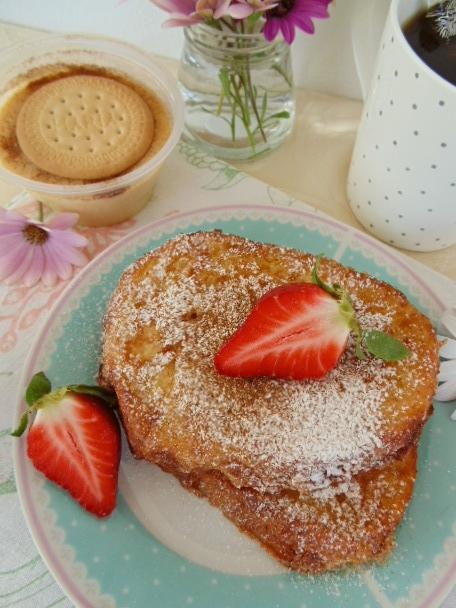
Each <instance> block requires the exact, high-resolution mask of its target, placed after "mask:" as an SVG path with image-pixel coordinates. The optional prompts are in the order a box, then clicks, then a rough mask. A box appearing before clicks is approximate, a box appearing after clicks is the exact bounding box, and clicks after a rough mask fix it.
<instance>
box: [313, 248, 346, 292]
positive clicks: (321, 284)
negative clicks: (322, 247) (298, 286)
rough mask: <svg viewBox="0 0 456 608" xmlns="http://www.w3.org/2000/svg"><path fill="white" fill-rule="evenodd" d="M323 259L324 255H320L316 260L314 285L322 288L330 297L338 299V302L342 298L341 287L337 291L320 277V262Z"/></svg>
mask: <svg viewBox="0 0 456 608" xmlns="http://www.w3.org/2000/svg"><path fill="white" fill-rule="evenodd" d="M323 257H324V256H323V254H322V253H320V254H319V255H317V257H316V259H315V264H314V267H313V268H312V283H315V285H318V287H321V289H323V290H324V291H326V292H327V293H329V295H331V296H332V297H333V298H336V300H338V299H339V298H340V296H341V289H340V287H339V289H336V288H335V287H333V286H332V285H328V284H327V283H325V282H324V281H322V280H321V279H320V277H319V275H318V272H319V270H320V262H321V259H322V258H323Z"/></svg>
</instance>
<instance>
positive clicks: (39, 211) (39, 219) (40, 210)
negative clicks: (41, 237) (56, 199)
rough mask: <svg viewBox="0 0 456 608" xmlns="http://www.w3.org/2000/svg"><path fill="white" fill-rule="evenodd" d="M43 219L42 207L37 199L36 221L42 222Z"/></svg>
mask: <svg viewBox="0 0 456 608" xmlns="http://www.w3.org/2000/svg"><path fill="white" fill-rule="evenodd" d="M43 220H44V207H43V203H42V202H41V201H38V221H39V222H42V221H43Z"/></svg>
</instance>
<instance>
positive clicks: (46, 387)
mask: <svg viewBox="0 0 456 608" xmlns="http://www.w3.org/2000/svg"><path fill="white" fill-rule="evenodd" d="M50 392H51V383H50V382H49V379H48V378H47V376H46V375H45V374H44V373H43V372H38V373H37V374H35V375H34V376H33V378H32V379H31V380H30V383H29V385H28V387H27V390H26V391H25V401H26V402H27V405H28V406H29V407H30V406H32V405H33V404H34V403H35V401H38V399H41V397H44V395H47V394H48V393H50Z"/></svg>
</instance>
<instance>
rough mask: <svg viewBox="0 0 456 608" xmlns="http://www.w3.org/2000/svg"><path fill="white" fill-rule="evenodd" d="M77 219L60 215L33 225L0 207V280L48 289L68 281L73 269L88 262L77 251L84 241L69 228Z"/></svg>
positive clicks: (71, 215)
mask: <svg viewBox="0 0 456 608" xmlns="http://www.w3.org/2000/svg"><path fill="white" fill-rule="evenodd" d="M77 220H78V215H77V214H76V213H60V214H58V215H56V216H55V217H53V218H52V219H51V220H50V221H48V222H46V223H44V222H36V221H34V220H30V219H28V218H26V217H25V216H23V215H21V214H20V213H16V212H15V211H6V210H5V209H1V208H0V281H5V282H6V283H10V284H11V283H24V284H25V285H26V286H27V287H31V286H32V285H34V284H35V283H37V282H38V281H39V280H40V279H41V280H42V281H43V283H44V284H45V285H49V286H52V285H54V284H55V283H56V282H57V280H58V279H61V280H66V279H69V278H70V276H71V274H72V271H73V266H83V265H84V264H86V263H87V261H88V260H87V257H86V255H85V254H84V253H83V252H82V251H80V249H82V248H84V247H86V246H87V239H86V238H85V237H83V236H81V235H80V234H78V233H77V232H74V230H72V229H71V228H72V227H73V226H74V224H76V222H77Z"/></svg>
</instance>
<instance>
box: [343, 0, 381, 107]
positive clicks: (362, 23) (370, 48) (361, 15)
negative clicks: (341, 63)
mask: <svg viewBox="0 0 456 608" xmlns="http://www.w3.org/2000/svg"><path fill="white" fill-rule="evenodd" d="M389 6H390V0H371V1H369V2H366V0H355V2H354V16H353V18H352V20H351V41H352V49H353V57H354V60H355V67H356V72H357V75H358V79H359V83H360V87H361V94H362V99H363V101H365V100H366V97H367V93H368V91H369V85H370V81H371V79H372V76H373V73H374V67H375V60H376V58H377V51H378V47H379V44H380V40H381V37H382V33H383V28H384V26H385V21H386V15H387V13H388V9H389Z"/></svg>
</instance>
